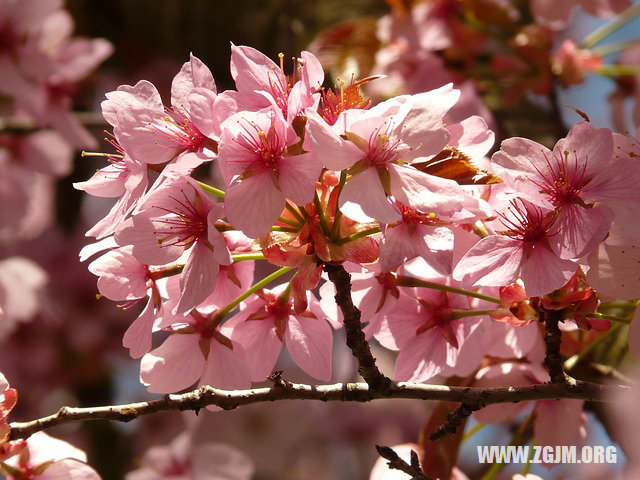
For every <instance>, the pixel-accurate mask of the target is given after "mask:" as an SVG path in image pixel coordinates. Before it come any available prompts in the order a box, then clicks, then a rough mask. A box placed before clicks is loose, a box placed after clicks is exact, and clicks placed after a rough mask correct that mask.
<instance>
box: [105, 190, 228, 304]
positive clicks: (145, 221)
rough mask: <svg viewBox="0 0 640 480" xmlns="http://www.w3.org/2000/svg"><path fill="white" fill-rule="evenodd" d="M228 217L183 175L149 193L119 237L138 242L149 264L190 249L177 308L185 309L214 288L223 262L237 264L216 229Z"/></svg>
mask: <svg viewBox="0 0 640 480" xmlns="http://www.w3.org/2000/svg"><path fill="white" fill-rule="evenodd" d="M222 216H223V213H222V205H220V204H216V203H213V202H212V201H211V200H210V199H209V197H208V196H207V195H206V194H205V193H204V192H203V191H202V189H201V188H200V186H199V185H198V184H197V183H196V182H195V181H194V180H192V179H190V178H185V177H182V178H178V179H176V180H175V181H168V182H165V184H163V185H162V186H161V187H159V188H158V189H157V190H155V191H154V192H153V193H152V194H151V195H149V196H148V197H147V198H146V199H145V201H144V202H143V204H142V205H140V207H139V210H138V212H137V213H136V214H135V215H133V216H132V217H131V218H130V219H128V220H127V221H126V222H124V223H123V224H122V226H121V227H120V229H119V230H118V232H117V233H116V236H115V239H116V241H117V242H118V243H119V244H120V245H123V246H124V245H133V249H132V254H133V256H134V257H136V259H138V261H140V262H142V263H145V264H148V265H164V264H167V263H170V262H174V261H176V260H178V258H180V256H181V255H182V254H183V253H184V252H185V250H189V255H188V258H187V261H186V264H185V265H184V269H183V271H182V273H181V277H180V282H181V283H180V286H181V297H180V302H179V303H178V304H177V305H176V306H175V309H174V311H175V312H176V313H185V312H187V311H188V310H190V309H191V308H194V307H195V306H197V305H198V304H199V303H201V302H202V301H203V300H204V299H205V298H207V297H208V296H209V295H210V294H211V293H212V292H213V290H214V288H215V285H216V280H217V278H218V272H219V268H220V265H221V264H222V265H229V264H230V263H231V256H230V254H229V249H228V248H227V245H226V243H225V241H224V238H223V237H222V235H221V234H220V232H218V230H217V229H216V227H215V222H216V220H218V219H219V218H221V217H222Z"/></svg>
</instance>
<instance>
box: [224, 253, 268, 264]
mask: <svg viewBox="0 0 640 480" xmlns="http://www.w3.org/2000/svg"><path fill="white" fill-rule="evenodd" d="M231 258H232V259H233V261H234V262H242V261H243V260H264V254H263V253H261V252H260V253H238V254H237V255H231Z"/></svg>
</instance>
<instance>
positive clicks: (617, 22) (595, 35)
mask: <svg viewBox="0 0 640 480" xmlns="http://www.w3.org/2000/svg"><path fill="white" fill-rule="evenodd" d="M638 14H640V3H636V4H634V5H631V6H630V7H629V8H627V9H626V10H625V11H624V12H622V13H621V14H620V15H618V16H617V17H615V18H613V19H612V20H611V21H609V22H607V23H605V24H604V25H602V26H600V27H598V28H596V29H595V30H594V31H593V32H591V33H590V34H589V35H587V36H586V37H584V40H582V45H581V46H582V48H590V47H593V46H594V45H595V44H596V43H598V42H599V41H601V40H602V39H603V38H605V37H606V36H607V35H610V34H611V33H613V32H615V31H616V30H618V29H619V28H620V27H622V26H623V25H625V24H626V23H628V22H629V21H631V20H633V19H634V18H635V17H636V16H637V15H638Z"/></svg>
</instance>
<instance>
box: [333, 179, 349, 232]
mask: <svg viewBox="0 0 640 480" xmlns="http://www.w3.org/2000/svg"><path fill="white" fill-rule="evenodd" d="M345 183H347V172H346V171H344V170H343V171H342V172H340V183H338V196H337V197H336V212H335V215H334V217H333V225H331V238H340V219H341V218H342V211H341V210H340V207H339V206H338V204H339V200H340V194H341V193H342V189H343V188H344V184H345Z"/></svg>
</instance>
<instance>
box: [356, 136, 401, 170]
mask: <svg viewBox="0 0 640 480" xmlns="http://www.w3.org/2000/svg"><path fill="white" fill-rule="evenodd" d="M398 145H400V140H396V141H394V142H392V141H391V140H390V139H389V137H388V136H387V134H385V133H383V134H380V133H379V130H377V131H375V132H373V134H371V137H369V145H368V146H369V148H368V149H367V153H366V156H365V157H364V162H365V164H367V165H371V166H376V167H379V166H383V165H386V164H388V163H392V162H395V161H396V160H398V158H399V155H398V151H397V147H398Z"/></svg>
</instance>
